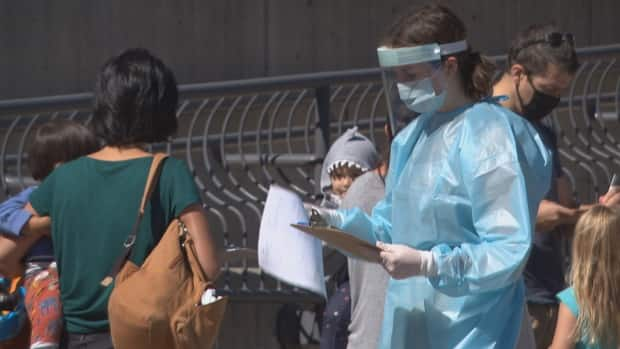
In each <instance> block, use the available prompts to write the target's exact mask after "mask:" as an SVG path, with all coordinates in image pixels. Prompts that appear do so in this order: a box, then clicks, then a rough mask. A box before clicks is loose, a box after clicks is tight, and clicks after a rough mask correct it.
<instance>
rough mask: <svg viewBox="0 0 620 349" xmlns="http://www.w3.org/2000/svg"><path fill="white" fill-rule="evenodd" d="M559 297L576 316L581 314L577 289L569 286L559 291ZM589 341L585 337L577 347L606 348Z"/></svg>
mask: <svg viewBox="0 0 620 349" xmlns="http://www.w3.org/2000/svg"><path fill="white" fill-rule="evenodd" d="M557 297H558V299H559V300H560V302H562V303H563V304H564V305H566V307H567V308H568V310H570V312H571V313H573V315H574V316H575V317H578V316H579V305H578V304H577V298H575V290H574V289H573V288H572V287H569V288H567V289H565V290H564V291H562V292H560V293H558V296H557ZM587 343H588V341H587V339H585V338H584V339H582V340H580V341H579V342H577V343H576V344H575V349H604V348H602V347H601V346H600V345H598V344H594V345H589V344H587ZM610 349H613V348H610Z"/></svg>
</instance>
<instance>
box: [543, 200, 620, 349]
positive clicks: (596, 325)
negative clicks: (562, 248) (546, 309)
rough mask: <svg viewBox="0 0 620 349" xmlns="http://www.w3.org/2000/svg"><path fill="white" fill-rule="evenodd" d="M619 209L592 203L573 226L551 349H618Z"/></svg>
mask: <svg viewBox="0 0 620 349" xmlns="http://www.w3.org/2000/svg"><path fill="white" fill-rule="evenodd" d="M619 250H620V208H618V207H607V206H601V205H597V206H594V207H593V208H592V209H590V210H589V211H587V212H586V213H584V214H583V216H582V217H581V218H580V219H579V221H578V222H577V225H576V227H575V238H574V241H573V252H572V267H571V273H570V283H571V287H569V288H567V289H566V290H564V291H562V292H560V293H559V294H558V298H559V300H560V302H561V303H560V311H559V315H558V322H557V325H556V329H555V335H554V337H553V343H552V344H551V347H550V348H551V349H567V348H571V349H572V348H578V349H580V348H586V349H599V348H600V349H607V348H609V349H614V348H620V253H618V251H619Z"/></svg>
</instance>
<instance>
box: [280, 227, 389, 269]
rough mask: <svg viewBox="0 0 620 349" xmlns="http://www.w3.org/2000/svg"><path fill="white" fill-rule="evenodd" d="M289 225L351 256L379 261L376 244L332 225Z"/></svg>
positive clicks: (373, 261) (369, 260)
mask: <svg viewBox="0 0 620 349" xmlns="http://www.w3.org/2000/svg"><path fill="white" fill-rule="evenodd" d="M291 226H292V227H293V228H296V229H299V230H301V231H303V232H304V233H306V234H310V235H312V236H314V237H317V238H319V239H321V240H323V241H325V242H326V243H327V244H328V245H330V246H333V247H335V248H337V249H339V250H342V251H343V252H346V253H347V254H349V255H351V256H352V257H355V258H359V259H363V260H365V261H367V262H371V263H379V261H380V258H379V252H380V250H379V248H378V247H377V246H374V245H372V244H370V243H368V242H367V241H365V240H362V239H359V238H356V237H355V236H353V235H350V234H347V233H345V232H344V231H342V230H340V229H336V228H332V227H317V226H314V227H311V226H309V225H304V224H291Z"/></svg>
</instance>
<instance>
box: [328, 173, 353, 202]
mask: <svg viewBox="0 0 620 349" xmlns="http://www.w3.org/2000/svg"><path fill="white" fill-rule="evenodd" d="M330 180H331V182H332V192H333V193H334V194H336V195H338V196H340V197H342V196H344V194H345V193H346V192H347V190H349V187H350V186H351V183H353V178H351V177H350V176H331V177H330Z"/></svg>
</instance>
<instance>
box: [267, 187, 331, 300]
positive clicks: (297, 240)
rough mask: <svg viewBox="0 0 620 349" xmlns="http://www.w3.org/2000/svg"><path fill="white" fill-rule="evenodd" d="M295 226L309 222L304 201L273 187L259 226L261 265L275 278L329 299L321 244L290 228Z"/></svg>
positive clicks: (311, 237) (293, 194)
mask: <svg viewBox="0 0 620 349" xmlns="http://www.w3.org/2000/svg"><path fill="white" fill-rule="evenodd" d="M294 223H308V214H307V213H306V210H305V209H304V206H303V203H302V201H301V199H300V198H299V196H298V195H297V194H295V193H293V192H291V191H289V190H287V189H284V188H282V187H280V186H276V185H272V186H271V187H270V188H269V193H268V194H267V200H266V202H265V209H264V210H263V216H262V219H261V223H260V229H259V235H258V264H259V266H260V267H261V268H262V269H263V271H265V272H266V273H268V274H270V275H272V276H274V277H275V278H278V279H280V280H282V281H284V282H286V283H288V284H291V285H293V286H297V287H300V288H303V289H306V290H308V291H311V292H314V293H316V294H319V295H321V296H323V297H326V296H327V292H326V290H325V279H324V271H323V250H322V246H321V241H320V240H319V239H317V238H315V237H313V236H311V235H308V234H305V233H303V232H301V231H299V230H297V229H295V228H293V227H291V224H294Z"/></svg>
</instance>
